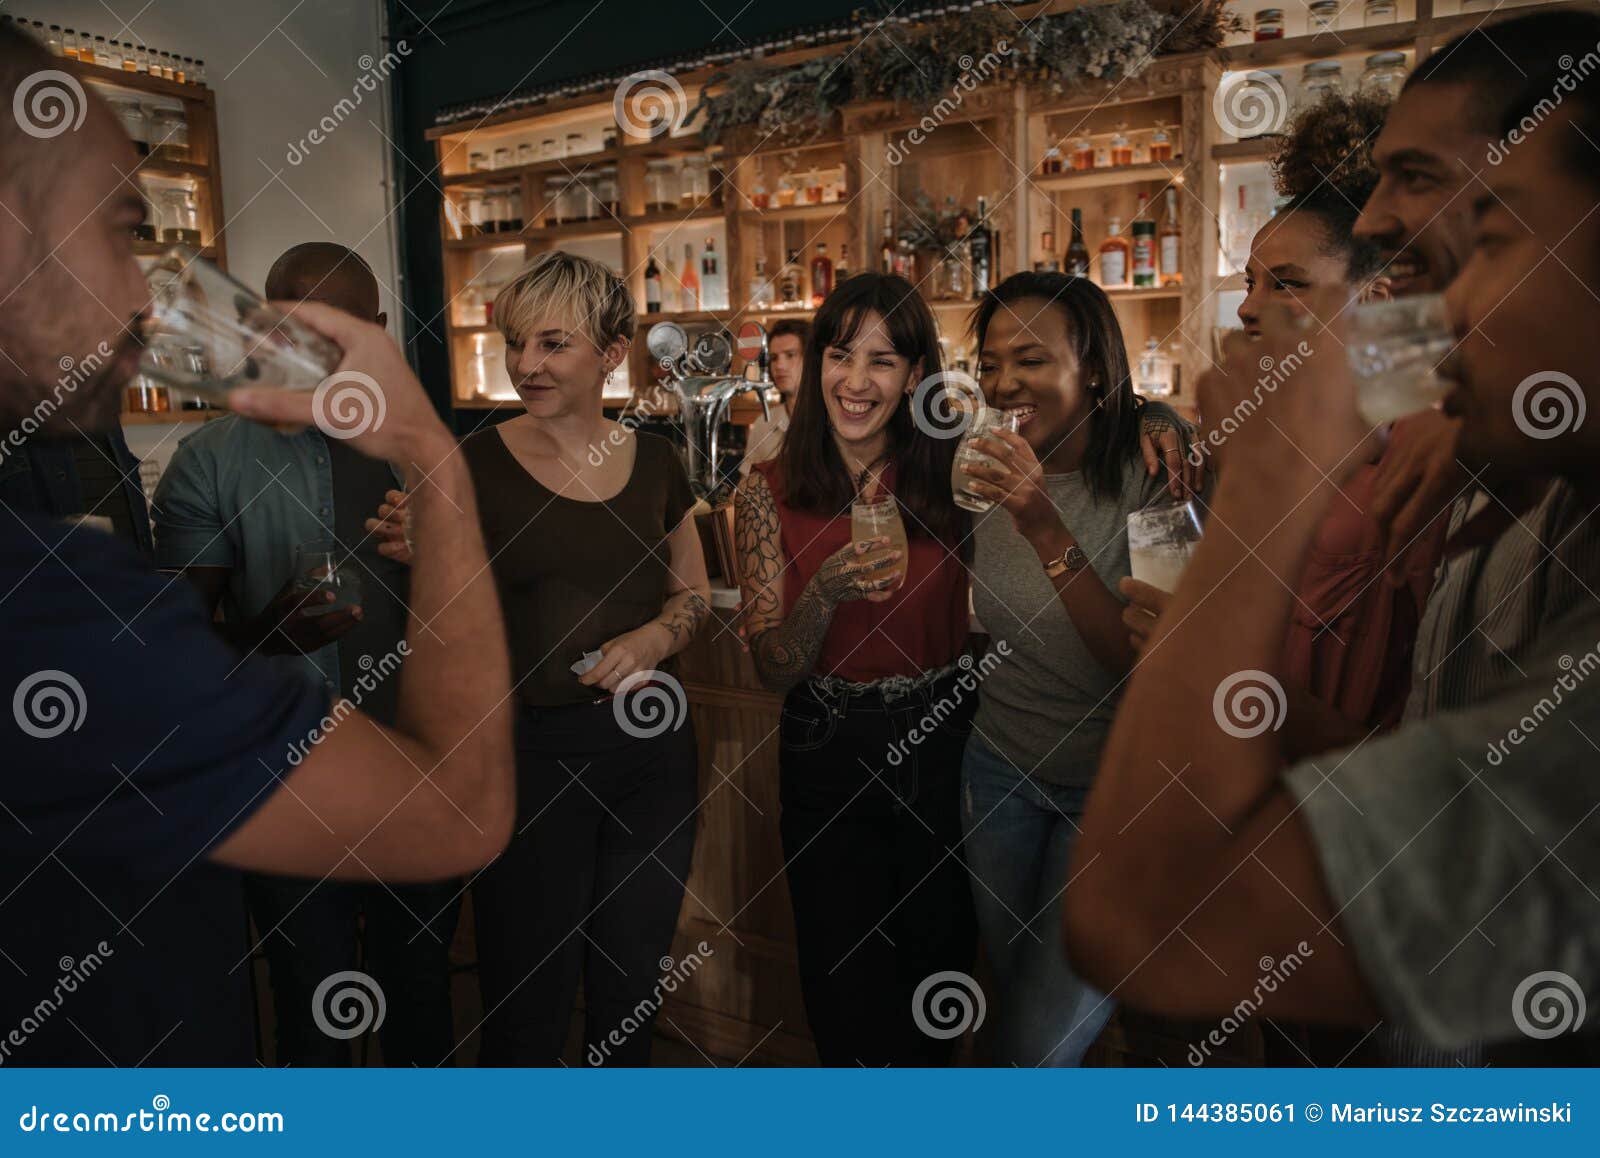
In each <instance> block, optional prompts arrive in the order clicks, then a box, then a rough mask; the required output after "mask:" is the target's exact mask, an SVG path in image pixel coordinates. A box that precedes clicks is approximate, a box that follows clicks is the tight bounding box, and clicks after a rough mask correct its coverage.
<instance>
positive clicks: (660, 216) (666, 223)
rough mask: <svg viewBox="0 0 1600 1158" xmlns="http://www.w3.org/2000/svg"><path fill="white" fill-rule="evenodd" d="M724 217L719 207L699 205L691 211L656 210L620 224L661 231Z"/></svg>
mask: <svg viewBox="0 0 1600 1158" xmlns="http://www.w3.org/2000/svg"><path fill="white" fill-rule="evenodd" d="M725 216H727V214H726V213H724V211H723V208H722V206H720V205H709V204H708V205H700V206H696V207H695V208H693V209H658V210H657V211H656V212H654V213H639V214H635V215H633V216H631V217H624V218H623V219H622V224H623V225H625V226H626V227H627V228H629V229H661V228H668V229H670V228H673V227H675V226H679V225H683V226H688V225H693V224H694V223H695V222H697V221H721V220H722V219H723V218H724V217H725Z"/></svg>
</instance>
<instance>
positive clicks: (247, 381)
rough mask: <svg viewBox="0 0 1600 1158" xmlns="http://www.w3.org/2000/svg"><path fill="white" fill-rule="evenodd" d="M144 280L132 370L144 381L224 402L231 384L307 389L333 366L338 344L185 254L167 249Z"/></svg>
mask: <svg viewBox="0 0 1600 1158" xmlns="http://www.w3.org/2000/svg"><path fill="white" fill-rule="evenodd" d="M148 276H149V279H150V289H151V293H152V298H151V314H150V318H149V319H148V321H147V322H146V324H145V346H146V349H145V354H144V357H143V358H142V359H141V361H140V369H141V370H142V371H143V372H144V373H145V374H148V375H149V376H150V377H152V378H155V379H158V380H160V381H162V382H165V383H166V384H167V385H169V386H175V387H177V388H178V389H180V390H187V391H189V392H191V393H195V394H200V395H203V396H205V397H207V398H210V399H211V400H213V401H216V402H226V396H227V393H228V391H229V390H231V389H233V388H234V387H236V386H257V387H260V386H265V387H273V388H277V389H280V390H312V389H315V388H316V387H317V386H318V385H319V384H320V383H321V382H322V381H323V379H325V378H327V377H328V375H330V374H332V373H333V372H334V371H335V370H336V369H338V366H339V361H340V358H341V357H342V354H341V353H340V350H339V347H338V346H336V345H335V344H334V343H332V342H330V341H328V339H326V338H324V337H323V336H322V335H320V334H318V333H317V332H316V331H314V330H312V329H311V328H310V327H308V326H306V325H303V324H302V323H300V322H298V321H295V320H294V319H293V318H291V317H289V316H287V315H286V314H284V313H283V312H282V311H281V310H279V309H277V308H276V307H274V306H271V305H268V304H267V301H266V299H265V298H263V297H261V295H259V294H257V293H256V292H255V291H253V290H251V289H249V288H247V287H246V286H243V285H241V284H240V283H238V282H236V281H234V280H233V279H232V278H231V277H229V276H228V275H227V274H225V273H223V272H222V271H221V270H220V269H218V268H217V267H216V266H214V265H212V264H211V263H210V262H207V261H204V260H202V259H201V258H200V256H199V255H198V254H197V253H195V251H194V250H192V249H188V248H186V247H184V246H181V245H180V246H176V247H174V248H173V249H171V250H169V251H168V252H167V254H166V255H165V256H164V257H162V259H161V260H160V261H159V262H157V263H156V264H155V265H154V266H152V267H151V269H150V272H149V275H148ZM175 350H182V351H193V350H198V351H199V352H200V354H201V355H202V357H201V358H199V359H196V358H193V357H181V356H175V355H174V353H173V352H174V351H175Z"/></svg>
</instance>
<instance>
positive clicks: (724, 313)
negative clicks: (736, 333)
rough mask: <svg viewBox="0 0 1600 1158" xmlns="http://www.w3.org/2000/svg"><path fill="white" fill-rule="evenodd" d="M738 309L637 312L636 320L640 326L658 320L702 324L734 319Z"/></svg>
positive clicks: (682, 324) (648, 324) (650, 324)
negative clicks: (658, 312)
mask: <svg viewBox="0 0 1600 1158" xmlns="http://www.w3.org/2000/svg"><path fill="white" fill-rule="evenodd" d="M736 312H737V311H735V310H673V311H668V312H667V313H660V314H643V313H641V314H635V315H634V322H635V323H636V324H637V325H638V326H640V327H648V326H653V325H655V324H656V323H657V322H677V323H678V324H679V325H681V326H694V325H702V324H704V323H706V322H728V321H732V320H733V317H734V315H735V313H736Z"/></svg>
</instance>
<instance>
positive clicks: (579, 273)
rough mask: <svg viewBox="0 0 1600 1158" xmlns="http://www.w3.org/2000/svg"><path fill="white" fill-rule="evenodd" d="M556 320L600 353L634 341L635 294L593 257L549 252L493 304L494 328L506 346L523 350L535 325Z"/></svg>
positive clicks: (517, 278) (538, 258)
mask: <svg viewBox="0 0 1600 1158" xmlns="http://www.w3.org/2000/svg"><path fill="white" fill-rule="evenodd" d="M553 319H559V320H562V321H564V322H566V323H567V324H568V325H569V326H571V327H572V328H573V329H574V330H576V331H578V332H579V333H581V334H583V335H584V337H586V338H588V339H589V341H590V342H592V343H593V344H594V347H595V349H597V350H604V349H605V348H606V347H607V346H609V345H611V343H612V342H615V341H616V340H617V339H618V338H623V339H626V340H628V341H631V340H632V339H633V328H634V320H633V295H632V294H630V293H629V292H628V287H627V286H626V285H624V284H623V281H622V279H621V278H620V277H618V276H617V275H616V274H615V273H613V272H611V270H610V269H609V268H608V267H607V266H605V265H603V264H602V263H600V262H598V261H595V260H593V259H592V258H587V257H579V256H578V255H577V254H575V253H567V252H566V251H565V250H560V249H553V250H551V251H549V252H548V253H541V254H539V256H538V257H535V258H534V259H533V260H532V261H530V262H529V263H528V264H527V265H525V266H524V267H523V268H522V271H521V272H520V273H518V274H517V276H516V277H515V278H513V279H512V280H511V281H510V282H508V283H507V284H506V286H505V288H503V289H502V290H501V291H500V292H499V293H498V294H496V295H495V299H494V323H495V325H496V327H498V328H499V330H500V333H501V335H502V336H503V337H504V338H505V340H506V344H507V345H511V346H517V345H521V344H522V343H523V342H524V341H526V339H527V338H528V337H529V336H530V335H531V334H532V333H533V328H534V327H535V326H538V325H541V324H542V323H544V322H546V321H547V320H553Z"/></svg>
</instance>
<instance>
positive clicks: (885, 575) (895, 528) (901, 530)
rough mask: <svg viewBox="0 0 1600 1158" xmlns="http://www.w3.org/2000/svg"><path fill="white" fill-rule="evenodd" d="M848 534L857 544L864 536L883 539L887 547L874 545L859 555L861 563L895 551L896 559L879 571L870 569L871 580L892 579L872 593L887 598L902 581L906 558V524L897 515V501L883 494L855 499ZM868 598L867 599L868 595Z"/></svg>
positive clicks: (864, 538)
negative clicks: (886, 586) (882, 588)
mask: <svg viewBox="0 0 1600 1158" xmlns="http://www.w3.org/2000/svg"><path fill="white" fill-rule="evenodd" d="M850 535H851V538H852V539H853V541H855V542H857V543H861V542H865V541H866V540H868V539H880V538H887V539H888V540H889V545H888V546H887V547H875V548H873V549H872V550H870V551H868V552H867V553H866V554H865V555H863V556H862V557H861V562H862V563H863V564H866V563H874V562H877V561H878V560H879V559H882V558H883V557H884V556H885V555H887V554H889V552H891V551H899V552H900V558H899V559H898V560H896V561H895V562H894V563H893V564H892V565H891V566H890V567H888V568H887V569H886V570H883V571H873V572H871V576H872V578H873V580H875V581H876V580H880V579H893V580H894V584H893V586H891V587H889V588H887V589H886V590H884V591H881V592H875V593H874V594H875V595H877V596H878V597H879V598H882V599H887V598H888V596H889V592H891V591H896V590H898V589H899V588H900V587H901V586H903V585H904V584H905V581H906V560H907V558H908V548H907V544H906V525H905V523H904V522H903V521H902V520H901V518H900V504H899V503H897V502H895V501H894V496H893V495H891V494H884V495H882V496H881V497H879V498H877V499H874V500H872V501H870V502H869V501H866V500H863V499H857V500H856V502H855V503H854V504H853V505H852V506H851V507H850ZM869 598H871V597H870V596H869Z"/></svg>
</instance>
